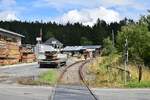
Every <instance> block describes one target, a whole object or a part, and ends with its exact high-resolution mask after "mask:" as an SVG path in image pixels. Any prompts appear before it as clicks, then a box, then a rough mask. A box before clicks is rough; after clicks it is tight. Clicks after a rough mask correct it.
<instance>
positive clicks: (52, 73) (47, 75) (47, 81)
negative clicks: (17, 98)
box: [17, 69, 58, 85]
mask: <svg viewBox="0 0 150 100" xmlns="http://www.w3.org/2000/svg"><path fill="white" fill-rule="evenodd" d="M57 77H58V73H57V71H56V70H53V69H50V70H49V71H47V72H44V73H41V74H40V75H39V77H38V78H34V77H21V78H19V79H17V83H19V84H22V85H53V84H55V82H56V81H57Z"/></svg>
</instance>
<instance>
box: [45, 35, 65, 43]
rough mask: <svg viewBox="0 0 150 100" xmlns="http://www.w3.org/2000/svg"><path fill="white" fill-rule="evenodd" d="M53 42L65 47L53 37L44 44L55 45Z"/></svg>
mask: <svg viewBox="0 0 150 100" xmlns="http://www.w3.org/2000/svg"><path fill="white" fill-rule="evenodd" d="M53 42H56V43H55V44H57V45H63V44H62V43H61V42H60V41H58V40H57V39H56V38H54V37H52V38H49V39H48V40H47V41H45V43H44V44H54V43H53Z"/></svg>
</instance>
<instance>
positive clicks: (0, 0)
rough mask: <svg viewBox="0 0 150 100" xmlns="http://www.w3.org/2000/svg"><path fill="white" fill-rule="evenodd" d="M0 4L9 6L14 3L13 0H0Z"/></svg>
mask: <svg viewBox="0 0 150 100" xmlns="http://www.w3.org/2000/svg"><path fill="white" fill-rule="evenodd" d="M0 4H1V5H3V6H11V5H14V4H16V1H15V0H0Z"/></svg>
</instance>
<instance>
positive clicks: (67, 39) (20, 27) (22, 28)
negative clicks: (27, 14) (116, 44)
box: [0, 18, 133, 45]
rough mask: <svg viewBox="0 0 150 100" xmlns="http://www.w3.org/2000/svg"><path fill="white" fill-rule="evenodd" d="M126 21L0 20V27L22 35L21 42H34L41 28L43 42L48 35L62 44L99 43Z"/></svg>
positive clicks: (115, 32) (126, 20)
mask: <svg viewBox="0 0 150 100" xmlns="http://www.w3.org/2000/svg"><path fill="white" fill-rule="evenodd" d="M128 21H130V22H133V20H129V19H127V18H125V19H124V20H121V21H120V22H119V23H117V22H114V23H110V24H107V23H106V22H105V21H104V20H100V19H98V20H97V23H95V25H94V26H92V27H90V26H84V25H82V24H81V23H74V24H71V23H69V22H68V23H67V24H66V25H61V24H57V23H55V22H53V23H52V22H47V23H43V22H39V21H35V22H26V21H25V22H22V21H0V27H1V28H4V29H7V30H11V31H14V32H17V33H19V34H22V35H24V36H25V38H23V40H22V43H23V44H33V45H34V44H36V37H37V36H39V35H40V29H41V28H42V38H43V42H44V41H46V40H47V39H49V38H50V37H55V38H56V39H58V40H59V41H61V42H62V43H63V44H64V45H89V44H91V45H92V44H93V45H98V44H100V45H101V44H103V39H104V38H106V37H108V36H111V34H112V30H113V31H114V34H115V36H116V34H117V31H119V30H120V29H121V26H124V25H125V24H126V23H127V22H128Z"/></svg>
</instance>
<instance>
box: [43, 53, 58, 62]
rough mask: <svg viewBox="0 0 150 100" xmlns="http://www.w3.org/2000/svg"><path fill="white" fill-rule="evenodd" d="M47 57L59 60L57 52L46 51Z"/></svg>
mask: <svg viewBox="0 0 150 100" xmlns="http://www.w3.org/2000/svg"><path fill="white" fill-rule="evenodd" d="M45 57H46V59H47V60H58V57H57V54H56V52H55V51H54V52H48V51H47V52H45Z"/></svg>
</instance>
